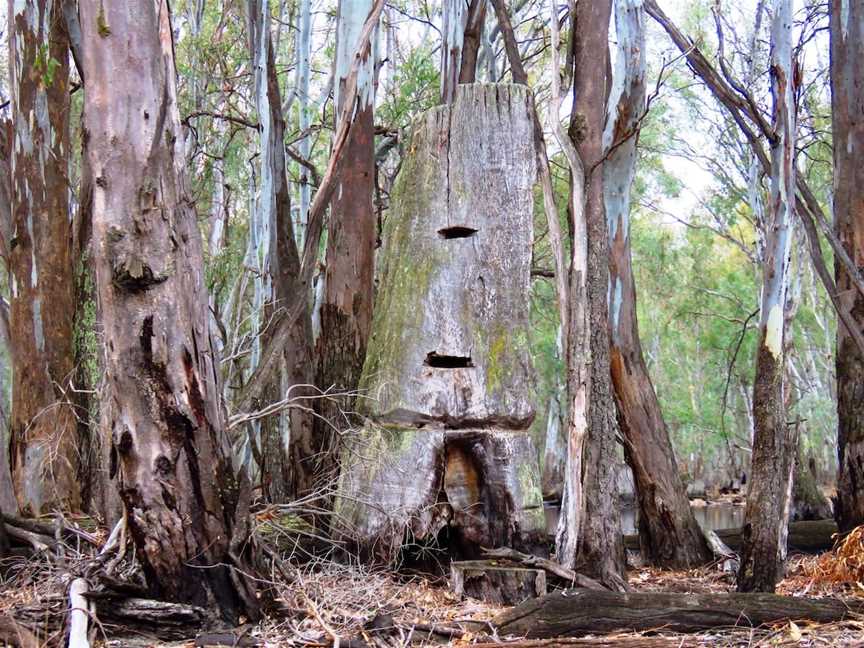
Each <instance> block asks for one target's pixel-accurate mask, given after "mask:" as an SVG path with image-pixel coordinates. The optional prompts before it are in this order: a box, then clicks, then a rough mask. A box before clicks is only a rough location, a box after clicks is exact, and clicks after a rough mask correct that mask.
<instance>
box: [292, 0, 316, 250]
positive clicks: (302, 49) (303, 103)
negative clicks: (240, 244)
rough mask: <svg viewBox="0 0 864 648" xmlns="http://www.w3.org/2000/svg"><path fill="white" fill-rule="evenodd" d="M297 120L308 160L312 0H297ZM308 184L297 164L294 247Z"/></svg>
mask: <svg viewBox="0 0 864 648" xmlns="http://www.w3.org/2000/svg"><path fill="white" fill-rule="evenodd" d="M296 47H297V113H298V115H297V121H298V125H299V127H300V133H301V134H302V135H301V139H300V142H299V144H298V147H299V151H300V157H302V158H303V159H304V160H309V157H310V155H311V152H312V138H311V137H310V135H309V133H308V131H309V124H310V111H309V103H310V101H309V76H310V72H311V58H312V0H300V32H299V34H298V35H297V44H296ZM311 189H312V188H311V186H310V184H309V170H308V169H307V168H306V167H305V166H302V165H300V187H299V191H298V194H299V198H300V200H299V203H300V204H299V219H298V220H299V222H298V223H297V232H296V235H295V239H296V240H297V246H298V247H299V248H301V249H302V247H303V242H304V240H305V237H306V224H307V222H308V217H309V205H310V203H311V200H312V191H311Z"/></svg>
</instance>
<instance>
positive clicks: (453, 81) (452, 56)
mask: <svg viewBox="0 0 864 648" xmlns="http://www.w3.org/2000/svg"><path fill="white" fill-rule="evenodd" d="M442 13H443V16H442V24H443V28H442V33H441V37H442V39H443V40H442V43H441V66H440V72H441V103H445V104H448V103H450V102H452V101H453V98H454V97H455V93H456V88H457V86H458V85H459V74H460V71H461V70H462V48H463V46H464V41H465V26H466V24H467V21H468V5H467V4H466V3H465V0H444V7H443V9H442Z"/></svg>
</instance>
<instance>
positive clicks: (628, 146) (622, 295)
mask: <svg viewBox="0 0 864 648" xmlns="http://www.w3.org/2000/svg"><path fill="white" fill-rule="evenodd" d="M615 24H616V34H617V40H618V59H617V65H616V68H615V77H614V83H613V88H612V93H611V95H610V97H609V118H608V120H607V125H606V132H605V134H604V144H605V148H606V150H607V151H608V153H607V159H606V161H605V162H604V164H603V192H604V202H605V207H606V218H607V222H608V227H609V244H610V256H609V304H610V306H609V307H610V313H609V317H610V331H611V342H612V348H611V369H612V384H613V386H614V389H615V400H616V403H617V405H618V424H619V427H620V428H621V432H622V433H623V435H624V438H625V439H626V440H627V443H626V444H625V446H624V450H625V452H624V454H625V457H626V458H627V463H628V464H629V465H630V467H631V468H632V470H633V477H634V479H635V481H636V494H637V496H638V501H639V535H640V538H641V548H642V554H643V555H644V556H645V558H646V559H647V560H649V561H651V562H653V563H654V564H658V565H663V566H667V567H672V568H687V567H692V566H696V565H699V564H702V563H705V562H708V561H709V560H711V558H712V553H711V550H710V549H709V547H708V545H707V543H706V542H705V539H704V537H703V535H702V532H701V530H700V529H699V526H698V524H697V523H696V518H695V517H694V516H693V512H692V510H691V509H690V501H689V499H688V498H687V494H686V491H685V489H684V484H683V482H682V481H681V476H680V474H679V472H678V465H677V463H676V461H675V451H674V450H673V448H672V443H671V441H670V440H669V432H668V430H667V428H666V422H665V420H664V419H663V413H662V411H661V409H660V403H659V401H658V400H657V394H656V392H655V391H654V385H653V384H652V383H651V378H650V376H649V375H648V367H647V366H646V364H645V358H644V356H643V354H642V345H641V343H640V340H639V325H638V322H637V319H636V286H635V283H634V280H633V268H632V261H631V250H630V188H631V186H632V183H633V178H634V176H635V172H636V140H637V137H638V130H639V126H640V121H641V119H642V117H643V115H644V112H645V110H646V106H645V57H646V51H645V50H646V44H645V14H644V9H643V7H642V2H641V0H615Z"/></svg>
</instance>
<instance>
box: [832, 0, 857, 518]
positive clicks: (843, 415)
mask: <svg viewBox="0 0 864 648" xmlns="http://www.w3.org/2000/svg"><path fill="white" fill-rule="evenodd" d="M830 29H831V114H832V124H833V133H834V147H833V148H834V227H835V229H836V232H837V236H838V238H839V239H840V241H841V242H842V244H843V247H844V249H845V250H846V252H847V253H848V255H849V256H850V257H851V258H852V260H853V262H854V263H855V266H856V267H857V268H858V270H859V271H864V196H862V194H861V191H860V189H859V188H860V187H861V182H864V164H862V155H864V69H862V66H861V60H862V56H864V6H862V5H861V3H860V2H854V1H852V0H834V1H833V2H832V3H831V17H830ZM834 276H835V279H836V281H837V291H838V294H839V298H840V308H841V309H842V310H844V311H846V312H847V313H848V314H849V317H850V319H851V320H852V322H853V326H854V327H855V328H856V329H857V330H858V331H862V330H864V295H862V294H861V292H860V291H859V290H858V289H857V288H856V287H855V285H854V282H853V280H852V277H851V276H850V275H849V272H848V271H847V270H846V268H845V266H844V265H843V264H842V263H840V262H839V261H837V262H835V266H834ZM835 358H836V365H837V420H838V439H837V453H838V457H839V460H840V464H839V470H838V474H837V499H836V501H835V517H836V518H837V524H838V525H839V527H840V528H841V529H843V530H849V529H852V528H853V527H856V526H858V525H860V524H864V354H862V352H861V350H860V349H859V348H858V345H857V344H856V343H855V340H854V339H853V337H852V335H851V334H850V332H849V330H848V329H847V328H846V327H845V326H838V327H837V353H836V354H835Z"/></svg>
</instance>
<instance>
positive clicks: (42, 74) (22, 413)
mask: <svg viewBox="0 0 864 648" xmlns="http://www.w3.org/2000/svg"><path fill="white" fill-rule="evenodd" d="M65 25H66V23H65V20H64V18H63V11H62V8H61V3H60V2H59V0H57V1H54V0H27V1H26V2H9V26H10V34H9V36H10V39H9V40H10V62H11V70H12V109H13V115H14V118H13V126H14V140H13V141H14V145H13V148H12V233H11V238H10V239H9V271H10V283H11V293H12V299H11V318H10V338H11V339H10V346H11V354H12V374H13V383H12V417H11V419H12V420H11V447H10V457H11V470H12V479H13V483H14V485H15V494H16V497H17V499H18V506H19V508H20V509H21V510H22V511H27V512H30V513H32V514H39V513H41V512H44V511H49V510H51V509H55V508H58V509H72V510H76V509H79V508H80V506H81V493H80V486H79V475H78V467H79V464H80V460H79V456H78V450H77V447H76V446H77V432H78V429H77V421H76V419H75V413H74V410H73V406H72V403H71V399H70V396H69V395H68V394H69V392H70V384H69V381H70V378H71V377H72V372H73V369H74V352H73V345H72V339H73V336H72V331H73V321H74V317H75V300H74V296H75V272H74V268H75V255H74V252H73V248H72V241H73V227H72V222H71V215H70V209H69V180H68V163H69V37H68V35H67V33H66V26H65Z"/></svg>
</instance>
